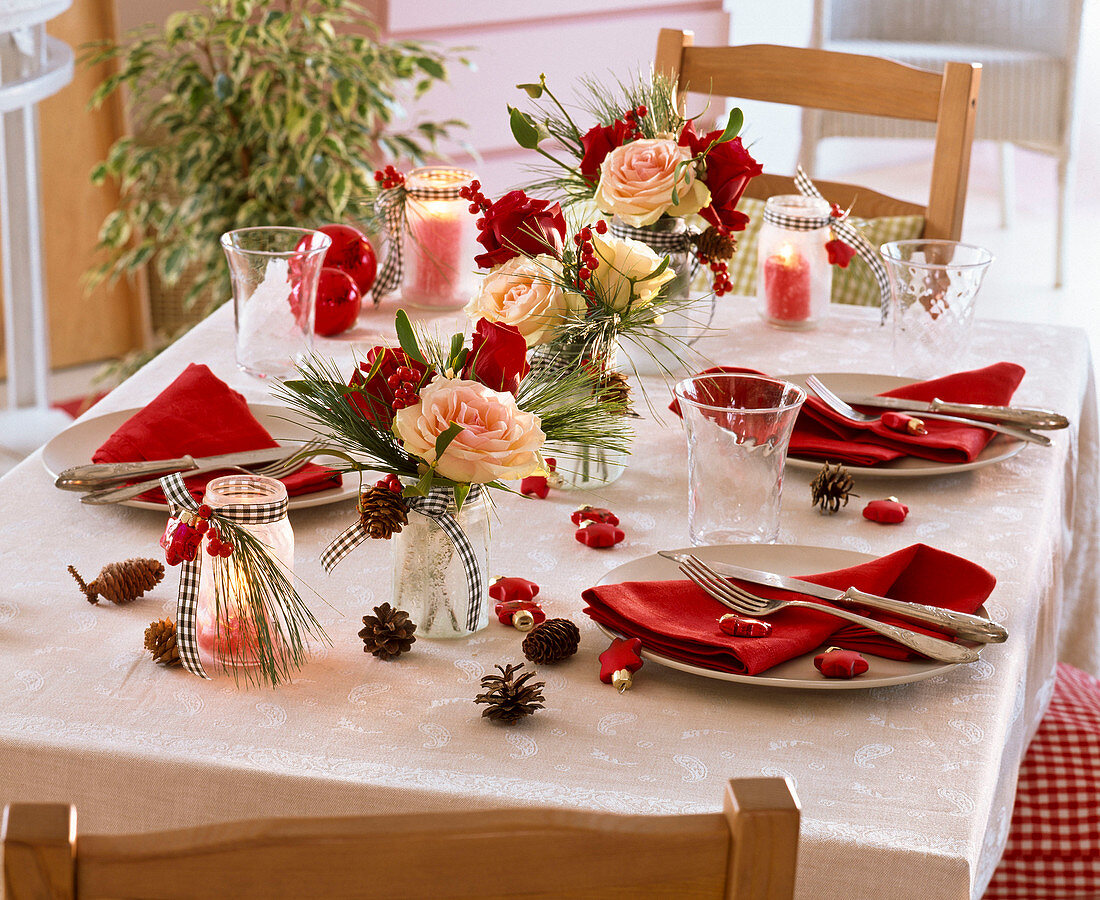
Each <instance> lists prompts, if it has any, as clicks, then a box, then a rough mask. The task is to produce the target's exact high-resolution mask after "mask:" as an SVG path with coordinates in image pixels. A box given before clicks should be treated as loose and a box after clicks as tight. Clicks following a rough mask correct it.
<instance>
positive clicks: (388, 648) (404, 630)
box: [359, 491, 416, 659]
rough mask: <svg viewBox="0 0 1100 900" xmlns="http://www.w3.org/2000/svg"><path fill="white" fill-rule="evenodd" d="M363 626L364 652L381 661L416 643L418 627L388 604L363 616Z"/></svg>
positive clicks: (400, 652) (405, 615) (403, 651)
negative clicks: (414, 634)
mask: <svg viewBox="0 0 1100 900" xmlns="http://www.w3.org/2000/svg"><path fill="white" fill-rule="evenodd" d="M390 493H393V492H392V491H390ZM363 626H364V627H363V629H362V630H361V631H360V632H359V637H361V638H362V639H363V652H364V653H372V654H374V655H375V656H377V657H378V658H379V659H397V657H399V656H400V655H401V654H402V653H408V652H409V650H410V649H411V648H412V645H413V644H414V643H415V642H416V638H415V637H413V632H415V631H416V625H415V624H414V623H413V622H411V621H410V620H409V614H408V613H407V612H405V611H404V610H401V609H394V608H393V607H392V606H390V605H389V604H388V603H383V604H382V605H381V606H376V607H375V608H374V615H373V616H363Z"/></svg>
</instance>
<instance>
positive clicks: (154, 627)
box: [145, 619, 180, 666]
mask: <svg viewBox="0 0 1100 900" xmlns="http://www.w3.org/2000/svg"><path fill="white" fill-rule="evenodd" d="M145 649H146V650H148V651H149V652H150V653H152V654H153V661H154V662H158V663H160V664H161V665H162V666H178V665H180V648H179V646H178V645H177V644H176V623H175V622H173V621H172V620H171V619H161V620H160V621H157V622H152V623H150V625H149V627H148V628H146V629H145Z"/></svg>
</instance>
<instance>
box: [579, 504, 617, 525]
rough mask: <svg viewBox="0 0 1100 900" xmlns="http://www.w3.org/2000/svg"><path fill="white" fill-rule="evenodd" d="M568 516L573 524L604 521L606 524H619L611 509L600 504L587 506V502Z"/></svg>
mask: <svg viewBox="0 0 1100 900" xmlns="http://www.w3.org/2000/svg"><path fill="white" fill-rule="evenodd" d="M569 518H570V520H571V521H572V523H573V524H574V525H580V524H581V522H606V523H607V524H608V525H618V524H619V517H618V516H617V515H615V513H613V512H612V511H611V510H609V509H604V508H603V507H602V506H588V505H587V504H586V505H585V506H582V507H579V508H578V509H575V510H574V511H573V515H571V516H570V517H569Z"/></svg>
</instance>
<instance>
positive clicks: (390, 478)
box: [374, 472, 405, 494]
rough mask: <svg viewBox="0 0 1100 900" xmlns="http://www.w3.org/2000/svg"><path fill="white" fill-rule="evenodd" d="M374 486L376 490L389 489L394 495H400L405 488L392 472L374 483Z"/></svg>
mask: <svg viewBox="0 0 1100 900" xmlns="http://www.w3.org/2000/svg"><path fill="white" fill-rule="evenodd" d="M374 486H375V487H378V488H389V489H390V490H391V491H393V492H394V493H395V494H400V493H401V492H402V491H403V490H404V489H405V486H404V485H403V484H401V479H400V478H398V477H397V476H396V475H394V474H393V473H392V472H391V473H390V474H389V475H387V476H386V477H385V478H380V479H379V480H378V481H376V482H375V483H374Z"/></svg>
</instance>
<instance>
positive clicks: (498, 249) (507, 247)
mask: <svg viewBox="0 0 1100 900" xmlns="http://www.w3.org/2000/svg"><path fill="white" fill-rule="evenodd" d="M480 223H481V224H480V225H479V226H478V230H479V231H480V234H478V236H477V240H478V243H480V244H481V246H482V247H484V248H485V250H486V251H487V252H485V253H482V254H481V255H480V256H475V257H474V262H475V263H476V264H477V265H478V266H479V267H480V268H482V269H491V268H493V267H494V266H499V265H500V264H501V263H505V262H508V260H510V259H511V258H512V257H513V256H520V255H521V254H522V255H523V256H538V255H539V254H540V253H549V254H551V255H552V256H560V255H561V250H562V247H563V246H564V244H565V216H563V215H562V212H561V206H559V205H558V204H557V203H551V202H550V201H549V200H535V199H532V198H531V197H528V196H527V195H526V194H525V193H523V191H509V192H508V193H507V194H505V195H504V196H503V197H501V198H500V199H499V200H497V202H496V203H494V204H493V205H492V206H490V207H489V208H488V209H487V210H485V212H483V213H482V218H481V220H480Z"/></svg>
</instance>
